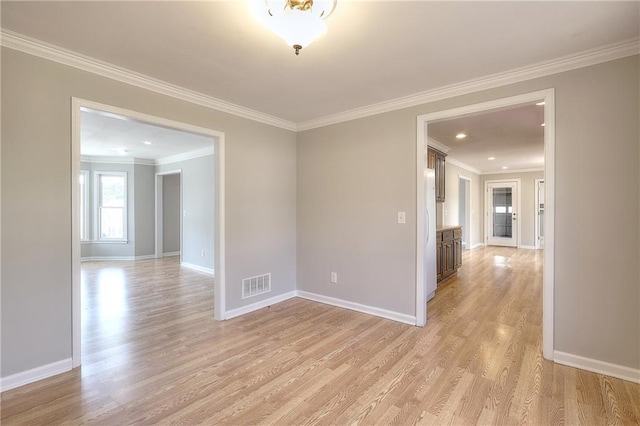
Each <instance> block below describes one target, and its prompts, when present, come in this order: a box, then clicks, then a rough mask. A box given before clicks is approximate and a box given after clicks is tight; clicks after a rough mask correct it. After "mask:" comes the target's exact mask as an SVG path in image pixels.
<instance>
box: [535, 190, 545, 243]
mask: <svg viewBox="0 0 640 426" xmlns="http://www.w3.org/2000/svg"><path fill="white" fill-rule="evenodd" d="M540 183H544V179H535V183H534V192H535V199H534V209H535V210H534V212H533V217H534V220H535V222H536V223H535V229H534V232H535V234H534V238H535V239H536V242H535V244H534V245H535V247H536V249H541V248H543V246H544V244H541V241H540V217H539V216H540ZM545 186H546V185H545ZM545 191H546V188H545ZM545 194H546V192H545ZM542 203H543V204H544V200H542ZM545 207H546V206H545ZM545 213H546V209H545Z"/></svg>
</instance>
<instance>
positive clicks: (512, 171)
mask: <svg viewBox="0 0 640 426" xmlns="http://www.w3.org/2000/svg"><path fill="white" fill-rule="evenodd" d="M532 172H544V168H543V167H540V168H535V169H513V170H508V169H507V170H493V171H489V172H481V173H480V174H481V175H506V174H509V173H532Z"/></svg>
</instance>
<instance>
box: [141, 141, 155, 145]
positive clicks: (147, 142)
mask: <svg viewBox="0 0 640 426" xmlns="http://www.w3.org/2000/svg"><path fill="white" fill-rule="evenodd" d="M142 143H143V144H145V145H153V144H152V143H151V142H149V141H144V142H142Z"/></svg>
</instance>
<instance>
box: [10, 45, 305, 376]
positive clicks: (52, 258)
mask: <svg viewBox="0 0 640 426" xmlns="http://www.w3.org/2000/svg"><path fill="white" fill-rule="evenodd" d="M1 66H2V69H1V71H2V73H1V74H2V75H1V78H2V129H1V139H2V155H1V159H2V165H1V171H2V179H0V180H1V182H2V189H1V192H2V197H3V200H2V201H3V202H2V231H1V233H2V249H1V252H2V272H1V273H2V301H1V304H2V305H1V322H2V329H1V335H2V336H1V339H2V341H1V347H2V349H1V350H2V353H1V355H2V363H1V364H0V374H1V376H2V377H6V376H9V375H11V374H14V373H18V372H23V371H26V370H29V369H31V368H35V367H38V366H42V365H46V364H49V363H52V362H56V361H60V360H64V359H68V358H70V357H71V97H73V96H76V97H79V98H82V99H88V100H92V101H95V102H100V103H105V104H108V105H114V106H118V107H121V108H126V109H130V110H134V111H140V112H143V113H147V114H151V115H155V116H159V117H165V118H168V119H171V120H175V121H181V122H185V123H189V124H193V125H196V126H201V127H206V128H211V129H214V130H219V131H221V132H224V134H225V141H226V191H227V196H226V229H225V232H226V240H227V245H226V248H227V250H226V265H225V266H226V283H227V292H226V302H227V308H228V309H233V308H237V307H240V306H242V305H244V304H248V303H253V302H256V301H258V300H260V299H261V298H268V297H272V296H276V295H278V294H282V293H285V292H290V291H293V290H294V289H295V287H296V282H295V280H296V272H295V270H296V250H295V243H296V160H295V159H296V135H295V133H293V132H290V131H286V130H282V129H278V128H275V127H271V126H268V125H265V124H260V123H256V122H253V121H249V120H246V119H242V118H239V117H236V116H232V115H229V114H225V113H222V112H218V111H214V110H211V109H208V108H205V107H201V106H198V105H194V104H190V103H188V102H184V101H180V100H176V99H173V98H170V97H167V96H163V95H160V94H157V93H153V92H150V91H147V90H144V89H140V88H137V87H134V86H130V85H127V84H124V83H119V82H117V81H114V80H110V79H108V78H104V77H100V76H96V75H93V74H90V73H87V72H84V71H80V70H77V69H73V68H71V67H67V66H64V65H61V64H57V63H54V62H51V61H47V60H44V59H39V58H36V57H33V56H30V55H27V54H24V53H20V52H17V51H13V50H11V49H7V48H2V63H1ZM43 206H46V209H43ZM34 259H37V261H38V268H34V267H33V264H34V263H33V262H34ZM256 272H271V273H272V291H271V293H268V294H266V295H263V296H260V297H256V298H253V299H247V300H244V301H243V300H242V298H241V280H242V278H244V277H249V276H252V275H255V273H256Z"/></svg>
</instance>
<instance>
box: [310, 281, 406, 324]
mask: <svg viewBox="0 0 640 426" xmlns="http://www.w3.org/2000/svg"><path fill="white" fill-rule="evenodd" d="M297 296H298V297H301V298H303V299H307V300H312V301H314V302H320V303H324V304H327V305H332V306H337V307H339V308H345V309H351V310H352V311H357V312H362V313H365V314H369V315H374V316H376V317H382V318H386V319H390V320H393V321H398V322H401V323H404V324H410V325H416V317H415V316H411V315H406V314H401V313H399V312H394V311H388V310H386V309H382V308H376V307H374V306H367V305H361V304H360V303H355V302H349V301H347V300H342V299H336V298H334V297H329V296H323V295H320V294H315V293H309V292H307V291H302V290H298V291H297Z"/></svg>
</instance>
